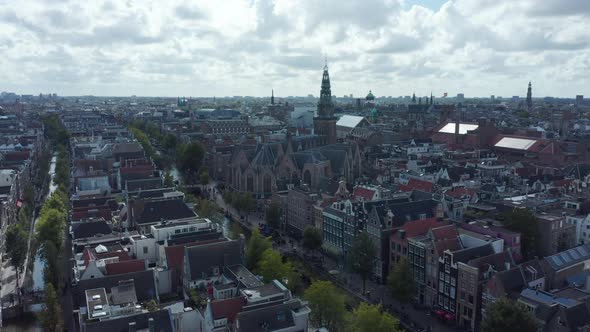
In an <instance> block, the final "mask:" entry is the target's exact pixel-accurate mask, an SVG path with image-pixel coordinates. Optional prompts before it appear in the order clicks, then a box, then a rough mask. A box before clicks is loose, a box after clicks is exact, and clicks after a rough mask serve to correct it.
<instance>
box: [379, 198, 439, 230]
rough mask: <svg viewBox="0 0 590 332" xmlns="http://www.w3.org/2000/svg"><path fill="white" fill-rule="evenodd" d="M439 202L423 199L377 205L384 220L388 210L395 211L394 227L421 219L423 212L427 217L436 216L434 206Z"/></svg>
mask: <svg viewBox="0 0 590 332" xmlns="http://www.w3.org/2000/svg"><path fill="white" fill-rule="evenodd" d="M438 204H439V203H438V202H437V201H434V200H431V199H429V200H423V201H413V202H395V203H393V204H387V205H380V206H376V207H375V209H376V211H377V214H378V215H379V217H380V218H381V221H382V222H383V221H384V220H385V215H386V214H387V211H389V210H391V212H392V213H393V223H394V225H392V226H394V227H397V226H401V225H403V224H404V223H406V222H408V221H411V220H418V219H420V215H421V214H426V218H432V217H433V216H434V208H435V207H436V206H437V205H438Z"/></svg>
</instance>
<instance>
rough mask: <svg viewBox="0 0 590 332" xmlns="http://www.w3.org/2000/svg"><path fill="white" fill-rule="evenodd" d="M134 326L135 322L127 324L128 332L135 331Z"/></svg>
mask: <svg viewBox="0 0 590 332" xmlns="http://www.w3.org/2000/svg"><path fill="white" fill-rule="evenodd" d="M135 325H136V324H135V322H130V323H129V332H135V331H136V330H137V327H136V326H135Z"/></svg>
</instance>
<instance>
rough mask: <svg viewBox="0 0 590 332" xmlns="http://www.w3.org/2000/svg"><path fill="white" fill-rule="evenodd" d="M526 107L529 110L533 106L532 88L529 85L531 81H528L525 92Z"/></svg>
mask: <svg viewBox="0 0 590 332" xmlns="http://www.w3.org/2000/svg"><path fill="white" fill-rule="evenodd" d="M526 107H527V109H528V110H529V111H530V110H531V109H532V108H533V88H532V87H531V82H530V81H529V88H528V89H527V92H526Z"/></svg>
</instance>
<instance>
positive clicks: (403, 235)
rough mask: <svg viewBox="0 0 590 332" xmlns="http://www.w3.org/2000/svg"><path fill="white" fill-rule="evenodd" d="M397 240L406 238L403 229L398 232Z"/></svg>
mask: <svg viewBox="0 0 590 332" xmlns="http://www.w3.org/2000/svg"><path fill="white" fill-rule="evenodd" d="M399 238H400V239H402V240H403V239H405V238H406V231H405V230H403V229H400V230H399Z"/></svg>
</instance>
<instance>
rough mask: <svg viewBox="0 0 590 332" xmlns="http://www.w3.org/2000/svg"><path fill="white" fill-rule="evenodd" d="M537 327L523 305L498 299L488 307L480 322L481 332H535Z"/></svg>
mask: <svg viewBox="0 0 590 332" xmlns="http://www.w3.org/2000/svg"><path fill="white" fill-rule="evenodd" d="M537 327H538V326H537V323H536V322H535V318H534V317H533V316H532V315H531V314H530V313H529V312H528V311H527V310H526V309H525V308H524V306H523V305H521V304H518V303H514V302H512V301H510V300H508V299H500V300H498V301H496V302H494V303H492V304H491V305H489V306H488V307H487V308H486V315H485V317H484V319H483V321H482V322H481V331H482V332H496V331H519V332H535V331H537Z"/></svg>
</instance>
